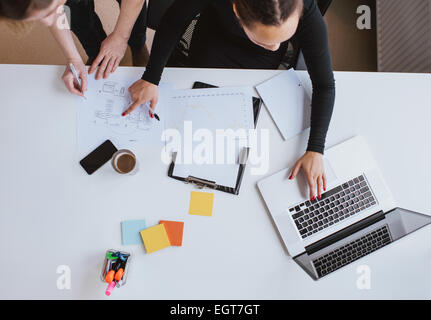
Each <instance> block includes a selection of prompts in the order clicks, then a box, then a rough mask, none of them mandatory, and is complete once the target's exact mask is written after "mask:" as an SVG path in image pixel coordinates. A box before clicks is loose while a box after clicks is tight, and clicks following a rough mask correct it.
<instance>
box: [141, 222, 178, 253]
mask: <svg viewBox="0 0 431 320" xmlns="http://www.w3.org/2000/svg"><path fill="white" fill-rule="evenodd" d="M140 233H141V238H142V241H143V242H144V246H145V250H146V251H147V253H152V252H154V251H157V250H161V249H164V248H166V247H169V246H170V245H171V244H170V242H169V238H168V234H167V233H166V229H165V226H164V225H163V224H159V225H157V226H154V227H151V228H148V229H145V230H142V231H141V232H140Z"/></svg>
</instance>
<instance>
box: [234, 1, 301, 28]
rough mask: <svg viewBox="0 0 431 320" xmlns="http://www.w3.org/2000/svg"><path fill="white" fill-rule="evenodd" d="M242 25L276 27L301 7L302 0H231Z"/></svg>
mask: <svg viewBox="0 0 431 320" xmlns="http://www.w3.org/2000/svg"><path fill="white" fill-rule="evenodd" d="M233 3H234V4H235V7H236V11H237V14H238V16H239V19H240V20H241V22H242V23H244V24H245V25H246V26H251V25H253V23H256V22H259V23H261V24H264V25H267V26H278V25H280V24H282V23H283V22H285V21H286V20H287V18H289V17H290V15H291V14H292V13H294V12H295V11H296V10H299V9H301V10H302V7H303V0H233Z"/></svg>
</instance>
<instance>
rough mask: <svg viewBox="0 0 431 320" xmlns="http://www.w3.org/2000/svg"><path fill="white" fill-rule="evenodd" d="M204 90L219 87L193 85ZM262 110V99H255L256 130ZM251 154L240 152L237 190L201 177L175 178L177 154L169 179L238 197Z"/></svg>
mask: <svg viewBox="0 0 431 320" xmlns="http://www.w3.org/2000/svg"><path fill="white" fill-rule="evenodd" d="M204 88H217V87H216V86H213V85H210V84H207V83H203V82H195V83H194V85H193V89H204ZM261 108H262V99H260V98H256V97H253V116H254V127H255V128H256V126H257V120H258V118H259V114H260V110H261ZM249 153H250V148H248V147H247V148H243V149H242V150H241V152H240V155H239V169H238V175H237V179H236V184H235V188H231V187H227V186H222V185H218V184H217V183H216V181H210V180H206V179H201V178H199V177H193V176H188V177H178V176H174V175H173V172H174V168H175V160H176V155H177V153H173V155H172V162H171V164H170V165H169V169H168V177H170V178H173V179H175V180H179V181H182V182H184V183H187V184H189V183H191V184H194V185H195V186H196V187H197V188H198V189H203V188H209V189H213V190H218V191H222V192H226V193H230V194H234V195H238V194H239V190H240V187H241V182H242V178H243V176H244V172H245V166H246V163H247V159H248V155H249Z"/></svg>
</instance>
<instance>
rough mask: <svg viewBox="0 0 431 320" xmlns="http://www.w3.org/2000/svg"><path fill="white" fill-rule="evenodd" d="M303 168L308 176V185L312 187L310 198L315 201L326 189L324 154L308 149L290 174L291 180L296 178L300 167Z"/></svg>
mask: <svg viewBox="0 0 431 320" xmlns="http://www.w3.org/2000/svg"><path fill="white" fill-rule="evenodd" d="M301 168H302V169H303V170H304V173H305V175H306V177H307V182H308V186H309V188H310V200H311V201H314V199H315V198H316V193H315V192H317V197H318V198H319V199H320V198H321V197H322V189H323V191H326V175H325V168H324V167H323V156H322V154H321V153H318V152H312V151H307V152H306V153H305V154H304V155H303V156H302V158H301V159H299V160H298V161H297V162H296V164H295V166H294V167H293V170H292V173H291V175H290V178H289V179H290V180H292V179H295V177H296V175H297V174H298V172H299V169H301Z"/></svg>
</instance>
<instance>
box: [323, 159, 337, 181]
mask: <svg viewBox="0 0 431 320" xmlns="http://www.w3.org/2000/svg"><path fill="white" fill-rule="evenodd" d="M323 166H324V167H325V174H326V183H327V185H328V186H330V185H332V184H334V183H335V182H336V181H337V176H336V174H335V171H334V169H333V168H332V166H331V163H330V162H329V160H328V159H327V158H326V157H323Z"/></svg>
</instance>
